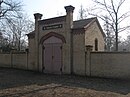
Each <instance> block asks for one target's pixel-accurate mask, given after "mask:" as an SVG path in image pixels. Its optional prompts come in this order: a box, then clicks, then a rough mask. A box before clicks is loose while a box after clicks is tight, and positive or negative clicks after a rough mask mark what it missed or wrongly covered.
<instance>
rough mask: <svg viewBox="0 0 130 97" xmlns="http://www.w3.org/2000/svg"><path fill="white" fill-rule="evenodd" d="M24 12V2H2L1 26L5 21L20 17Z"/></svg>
mask: <svg viewBox="0 0 130 97" xmlns="http://www.w3.org/2000/svg"><path fill="white" fill-rule="evenodd" d="M21 10H22V2H20V1H16V0H0V25H2V24H3V22H5V20H10V19H12V18H16V17H19V14H20V13H21Z"/></svg>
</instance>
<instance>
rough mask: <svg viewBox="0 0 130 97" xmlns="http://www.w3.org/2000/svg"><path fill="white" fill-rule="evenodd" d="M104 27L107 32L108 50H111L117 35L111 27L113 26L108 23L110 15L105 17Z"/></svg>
mask: <svg viewBox="0 0 130 97" xmlns="http://www.w3.org/2000/svg"><path fill="white" fill-rule="evenodd" d="M103 27H104V31H105V32H106V33H105V34H106V37H105V43H106V50H107V51H111V50H112V48H113V47H114V44H115V40H114V38H115V35H114V31H113V29H112V28H111V26H110V25H109V24H108V17H107V16H106V17H105V23H104V25H103Z"/></svg>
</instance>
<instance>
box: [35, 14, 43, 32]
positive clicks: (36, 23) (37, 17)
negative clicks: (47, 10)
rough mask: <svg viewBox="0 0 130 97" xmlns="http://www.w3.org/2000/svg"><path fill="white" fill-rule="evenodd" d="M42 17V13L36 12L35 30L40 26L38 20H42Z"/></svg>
mask: <svg viewBox="0 0 130 97" xmlns="http://www.w3.org/2000/svg"><path fill="white" fill-rule="evenodd" d="M41 18H42V14H40V13H35V14H34V19H35V30H36V29H37V27H38V21H39V20H41Z"/></svg>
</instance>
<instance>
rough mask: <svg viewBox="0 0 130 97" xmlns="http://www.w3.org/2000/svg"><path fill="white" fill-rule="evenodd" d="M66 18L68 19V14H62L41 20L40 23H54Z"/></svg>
mask: <svg viewBox="0 0 130 97" xmlns="http://www.w3.org/2000/svg"><path fill="white" fill-rule="evenodd" d="M65 19H66V16H60V17H54V18H49V19H44V20H40V21H39V23H40V24H53V23H58V22H62V21H65Z"/></svg>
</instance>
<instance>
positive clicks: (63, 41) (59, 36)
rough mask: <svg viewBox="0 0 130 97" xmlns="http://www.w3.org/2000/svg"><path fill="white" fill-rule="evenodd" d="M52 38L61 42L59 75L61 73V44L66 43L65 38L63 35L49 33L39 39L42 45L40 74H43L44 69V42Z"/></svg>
mask: <svg viewBox="0 0 130 97" xmlns="http://www.w3.org/2000/svg"><path fill="white" fill-rule="evenodd" d="M52 36H54V37H56V38H58V39H61V40H62V45H61V69H62V70H60V71H61V73H62V72H63V44H64V43H66V40H65V37H64V36H63V35H61V34H58V33H56V32H49V33H48V34H46V35H44V36H43V37H42V38H41V39H40V44H41V45H42V56H41V57H42V72H44V69H45V67H44V57H45V56H44V49H45V47H44V41H45V40H47V39H48V38H50V37H52Z"/></svg>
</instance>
